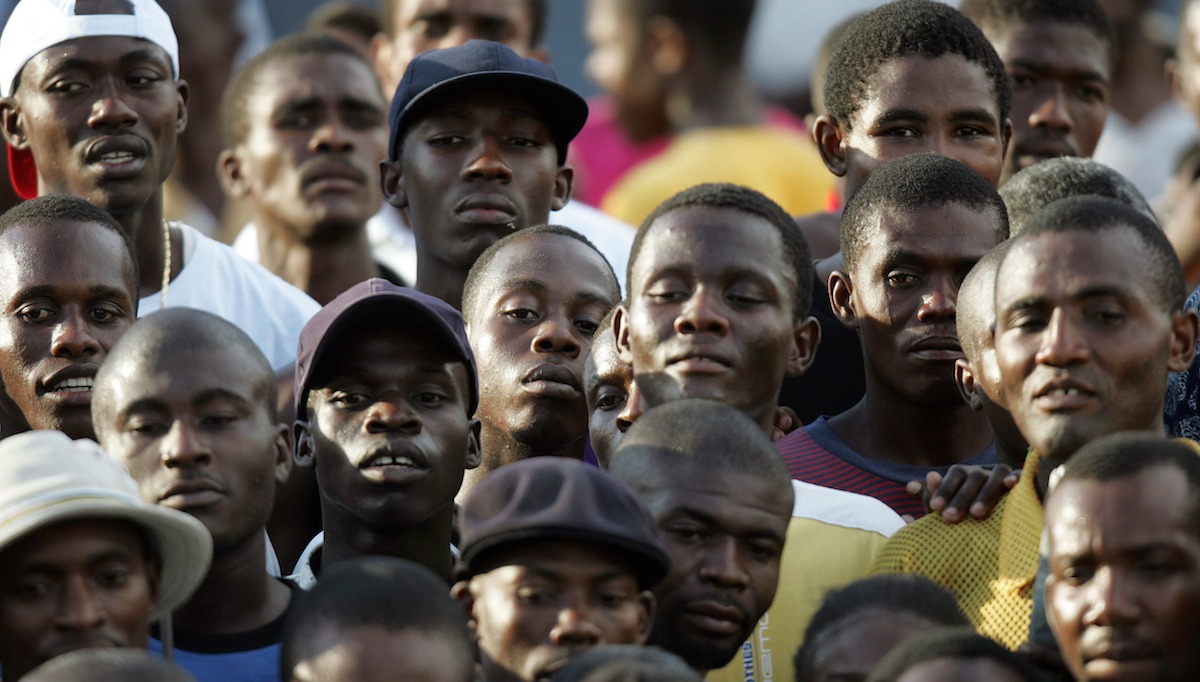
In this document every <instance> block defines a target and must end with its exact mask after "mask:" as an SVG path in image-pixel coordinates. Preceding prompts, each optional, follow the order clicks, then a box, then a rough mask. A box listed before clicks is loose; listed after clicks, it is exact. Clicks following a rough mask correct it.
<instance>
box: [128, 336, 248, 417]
mask: <svg viewBox="0 0 1200 682" xmlns="http://www.w3.org/2000/svg"><path fill="white" fill-rule="evenodd" d="M110 362H111V361H110ZM262 371H263V369H262V365H261V364H260V363H255V362H252V360H251V358H250V357H249V356H248V350H247V349H244V348H241V347H240V346H236V345H233V344H214V345H212V346H208V347H203V348H201V347H195V346H193V347H188V346H186V345H183V344H170V345H169V346H168V347H166V348H161V349H159V351H158V352H157V353H138V354H137V355H136V356H132V357H126V358H125V361H123V362H119V364H114V365H113V368H112V370H111V374H108V376H109V379H108V382H109V385H110V386H111V387H112V391H113V393H114V394H115V395H116V396H117V398H116V400H115V402H117V403H118V404H117V405H115V406H114V407H115V408H116V409H117V410H121V409H124V408H125V407H127V406H128V404H129V403H132V402H135V401H141V400H155V401H163V402H172V401H182V402H184V403H190V402H191V401H192V400H193V399H195V398H196V397H199V396H203V395H205V394H212V393H213V392H214V391H220V392H221V393H223V394H227V395H235V396H238V397H240V398H242V399H243V400H245V401H246V402H247V403H250V404H254V405H257V404H258V402H260V401H258V400H257V399H256V398H255V394H256V391H257V389H258V388H259V387H260V386H261V385H262V383H263V381H264V380H267V379H268V378H267V377H264V376H263V375H262ZM264 407H265V406H264Z"/></svg>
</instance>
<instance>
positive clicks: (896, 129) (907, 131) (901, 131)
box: [875, 126, 918, 138]
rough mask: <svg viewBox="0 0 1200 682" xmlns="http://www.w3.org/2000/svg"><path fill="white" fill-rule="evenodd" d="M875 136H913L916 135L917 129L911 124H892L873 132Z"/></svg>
mask: <svg viewBox="0 0 1200 682" xmlns="http://www.w3.org/2000/svg"><path fill="white" fill-rule="evenodd" d="M875 136H876V137H898V138H915V137H917V136H918V133H917V129H916V128H913V127H912V126H892V127H889V128H884V129H882V130H880V131H878V132H876V133H875Z"/></svg>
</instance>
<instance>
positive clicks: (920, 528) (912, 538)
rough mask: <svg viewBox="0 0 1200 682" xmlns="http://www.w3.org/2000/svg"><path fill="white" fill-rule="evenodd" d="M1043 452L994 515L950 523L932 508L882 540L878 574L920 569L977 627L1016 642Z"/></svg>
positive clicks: (1027, 593)
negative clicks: (932, 512) (955, 601)
mask: <svg viewBox="0 0 1200 682" xmlns="http://www.w3.org/2000/svg"><path fill="white" fill-rule="evenodd" d="M1037 469H1038V456H1037V454H1036V453H1035V452H1033V451H1032V450H1031V451H1030V453H1029V455H1028V456H1027V457H1026V459H1025V470H1024V472H1023V473H1022V474H1021V481H1020V482H1019V483H1018V484H1017V486H1016V487H1015V488H1013V490H1012V492H1010V493H1009V494H1008V495H1006V496H1005V497H1004V498H1003V499H1002V500H1001V501H1000V504H998V505H996V509H995V511H993V512H992V515H991V516H989V517H988V518H986V519H984V520H982V521H977V520H975V519H966V520H964V521H961V522H959V523H956V524H949V523H946V522H945V521H943V520H942V517H941V516H940V515H937V514H930V515H928V516H926V517H924V518H922V519H920V520H917V521H915V522H913V523H910V524H908V525H907V526H905V527H904V528H901V529H900V530H899V531H898V532H897V533H896V534H895V535H893V536H892V538H891V539H890V540H888V542H887V544H885V545H884V547H883V551H882V552H880V555H879V558H878V559H877V560H876V562H875V566H874V568H873V569H872V571H871V572H872V573H918V574H920V575H923V576H925V577H927V578H929V579H930V580H933V581H934V582H936V583H937V584H939V585H941V586H942V587H944V588H946V589H948V590H950V591H951V592H953V593H954V595H955V597H957V599H958V606H959V608H961V609H962V611H963V613H964V614H965V615H966V616H967V618H968V619H969V620H970V621H971V624H972V625H974V626H975V629H976V630H978V631H979V632H980V634H983V635H985V636H987V637H991V638H993V639H995V640H996V641H998V642H1000V643H1001V644H1003V645H1004V646H1006V647H1008V648H1010V649H1016V648H1017V647H1018V646H1020V645H1021V644H1022V643H1023V642H1024V641H1025V640H1026V639H1027V637H1028V635H1029V622H1030V617H1031V616H1032V613H1033V583H1034V579H1035V578H1036V576H1037V570H1038V544H1039V543H1040V541H1041V536H1042V502H1041V500H1039V499H1038V494H1037V487H1036V483H1035V481H1036V479H1037Z"/></svg>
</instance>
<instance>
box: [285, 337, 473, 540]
mask: <svg viewBox="0 0 1200 682" xmlns="http://www.w3.org/2000/svg"><path fill="white" fill-rule="evenodd" d="M469 371H470V370H469V369H468V368H467V367H466V366H465V365H464V364H463V362H462V360H461V359H460V358H458V357H456V355H455V354H454V353H453V352H452V351H451V350H450V349H449V348H447V347H446V344H445V343H444V342H442V341H441V340H440V338H431V335H430V334H429V333H427V332H424V330H422V329H420V328H419V327H413V328H401V327H400V326H398V325H396V324H395V323H394V322H393V323H390V324H388V323H384V322H379V323H377V324H371V325H367V326H364V327H363V328H360V329H355V330H353V331H350V332H347V333H346V334H344V335H343V336H342V337H341V338H340V339H339V340H338V341H337V342H336V343H335V344H334V345H333V346H332V347H331V348H330V349H329V350H327V351H325V353H324V355H323V358H322V360H321V362H320V365H319V366H318V369H317V372H316V373H315V376H314V378H313V380H312V382H311V383H310V385H311V387H312V390H311V394H310V398H309V408H308V421H307V422H297V427H298V430H299V438H298V443H297V458H298V461H299V462H302V463H305V464H306V465H312V464H315V466H316V471H317V481H318V483H319V485H320V488H321V496H322V497H323V498H324V500H325V501H326V502H327V503H329V504H332V505H335V506H337V507H340V508H342V509H344V510H346V511H347V512H348V513H350V514H351V515H353V516H355V517H357V518H360V519H362V521H363V522H364V523H366V524H368V525H372V526H378V527H383V528H397V529H404V528H410V527H412V526H415V525H417V524H419V523H421V522H423V521H425V520H427V519H429V518H431V517H433V516H434V515H436V514H439V513H444V512H447V511H448V510H449V509H450V508H451V506H452V505H453V504H454V496H455V495H456V494H457V493H458V489H459V487H460V486H461V485H462V479H463V472H464V471H465V470H466V469H470V468H473V467H475V466H478V464H479V441H478V438H477V434H476V428H477V427H476V423H475V422H474V421H473V420H472V419H471V418H470V415H468V414H467V410H468V405H469V402H470V399H469V395H468V390H469V389H468V383H467V382H468V380H467V372H469Z"/></svg>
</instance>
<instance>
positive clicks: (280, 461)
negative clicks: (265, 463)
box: [271, 424, 292, 486]
mask: <svg viewBox="0 0 1200 682" xmlns="http://www.w3.org/2000/svg"><path fill="white" fill-rule="evenodd" d="M290 435H291V434H289V433H288V427H287V424H276V425H275V437H274V438H272V439H271V447H272V448H273V449H274V450H275V482H276V483H277V484H279V485H281V486H282V485H283V484H285V483H287V481H288V477H290V476H291V475H292V439H291V438H290V437H289V436H290Z"/></svg>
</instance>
